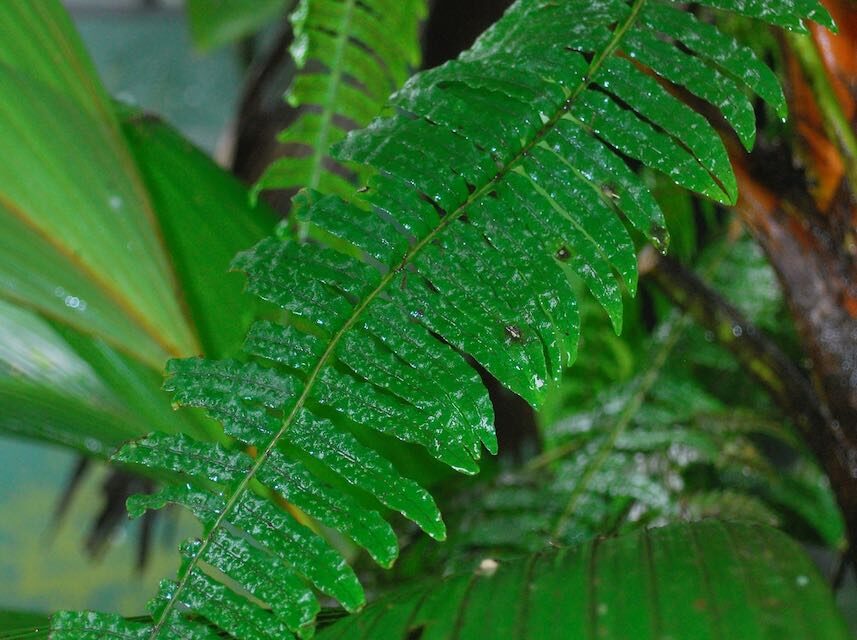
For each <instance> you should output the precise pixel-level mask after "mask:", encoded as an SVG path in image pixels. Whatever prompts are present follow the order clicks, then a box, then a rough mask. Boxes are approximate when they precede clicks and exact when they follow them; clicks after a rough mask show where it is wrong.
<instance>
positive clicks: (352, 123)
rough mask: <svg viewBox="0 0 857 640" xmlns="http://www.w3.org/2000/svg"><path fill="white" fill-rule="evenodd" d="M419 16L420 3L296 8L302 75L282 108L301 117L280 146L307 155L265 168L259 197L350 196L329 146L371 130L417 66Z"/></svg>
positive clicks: (384, 0) (353, 0)
mask: <svg viewBox="0 0 857 640" xmlns="http://www.w3.org/2000/svg"><path fill="white" fill-rule="evenodd" d="M424 15H425V1H424V0H397V1H396V2H390V1H389V0H369V1H364V2H358V0H346V1H345V2H338V1H336V0H302V1H301V3H300V5H299V6H298V8H297V9H296V10H295V11H294V12H293V14H292V18H291V19H292V25H293V28H294V33H295V38H294V41H293V43H292V46H291V53H292V57H293V58H294V61H295V64H296V66H297V67H298V69H299V72H298V74H297V75H296V77H295V80H294V82H293V84H292V86H291V87H290V89H289V91H288V92H287V93H286V100H287V101H288V103H289V104H290V105H291V106H293V107H301V108H302V113H301V114H300V115H299V116H298V119H297V120H296V121H295V122H294V123H293V124H292V125H291V126H290V127H289V128H288V129H286V130H285V131H283V132H282V134H281V135H280V136H279V140H280V142H283V143H288V144H296V145H298V146H299V147H304V152H302V154H290V155H289V156H286V157H283V158H280V159H279V160H277V161H275V162H274V163H273V164H272V165H271V166H270V167H268V170H267V171H266V172H265V174H264V175H263V176H262V177H261V178H260V179H259V181H258V183H257V184H256V192H257V193H258V192H259V191H262V190H264V189H295V188H300V187H308V188H310V189H321V190H322V191H324V192H326V193H335V194H337V195H340V196H342V197H348V196H349V195H350V194H351V193H352V192H353V190H354V188H353V186H352V184H351V182H350V181H349V180H347V179H346V178H345V177H343V176H344V175H346V169H345V168H344V167H343V166H341V165H337V164H336V163H335V162H333V161H332V160H331V159H330V157H329V151H330V146H331V145H332V144H334V143H336V142H339V141H340V140H342V139H343V138H344V137H345V134H346V133H347V131H348V130H349V129H353V128H355V127H363V126H366V125H367V124H369V122H370V121H371V120H372V118H374V117H375V116H377V115H378V112H379V111H380V110H381V107H382V106H383V104H384V102H385V100H386V99H387V96H389V95H390V93H392V92H393V91H395V90H396V89H397V88H399V87H400V86H401V85H402V83H403V82H404V81H405V79H406V78H407V76H408V74H409V73H410V71H411V70H413V69H414V68H416V66H417V65H418V64H419V59H420V51H419V46H418V45H419V39H418V37H417V31H418V27H419V23H420V20H421V19H422V18H423V17H424ZM319 67H321V68H319Z"/></svg>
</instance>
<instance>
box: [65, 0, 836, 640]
mask: <svg viewBox="0 0 857 640" xmlns="http://www.w3.org/2000/svg"><path fill="white" fill-rule="evenodd" d="M707 4H711V5H713V6H716V7H718V8H723V9H732V10H735V11H738V12H740V13H745V14H748V15H755V16H756V17H758V18H761V19H764V20H767V21H769V22H772V23H776V24H781V25H783V26H786V27H790V28H795V29H801V28H803V27H802V24H801V18H802V17H810V18H813V19H815V20H818V21H820V22H821V23H823V24H826V25H828V26H832V25H831V22H830V19H829V17H828V16H827V14H826V13H825V11H824V10H823V8H822V7H821V6H820V5H819V4H818V3H817V2H815V1H814V0H782V1H781V2H778V3H776V4H774V5H772V3H769V2H761V1H760V0H709V2H708V3H707ZM644 67H648V69H651V70H652V71H654V73H655V74H656V75H658V76H661V77H662V78H664V79H666V80H669V81H672V82H675V83H679V84H683V85H684V86H685V87H686V88H687V89H688V90H689V91H690V92H691V93H694V94H697V95H698V96H699V97H701V98H703V99H705V100H710V101H711V102H713V103H714V104H715V105H717V106H718V107H720V108H721V111H722V112H723V114H724V116H725V117H726V119H727V120H728V121H729V122H731V123H732V124H733V126H734V127H735V129H736V130H737V132H738V133H739V135H740V136H741V138H742V139H743V140H744V141H745V143H747V144H749V143H750V142H751V141H752V139H753V122H752V117H751V116H752V110H751V105H750V102H749V101H748V100H745V99H743V98H742V97H741V96H742V95H743V91H744V89H745V88H749V89H751V90H753V91H755V92H756V93H757V94H758V95H760V96H761V97H762V98H764V99H765V100H767V101H768V102H769V103H770V104H771V105H772V106H773V107H774V108H775V109H776V110H777V111H779V112H782V110H783V108H784V107H783V99H782V95H781V93H780V90H779V88H778V85H777V82H776V79H775V77H774V75H773V74H772V72H770V71H769V70H768V69H767V68H766V67H765V66H764V65H762V64H761V63H760V62H758V61H757V60H756V59H755V58H754V57H753V56H752V54H751V53H749V52H748V50H746V49H744V48H742V47H740V46H739V45H737V44H736V43H734V42H732V41H731V40H730V39H728V38H727V37H726V36H724V35H722V34H721V33H720V32H718V31H717V30H716V29H714V28H713V27H710V26H706V25H704V24H701V23H700V22H699V21H698V20H697V19H696V18H695V17H694V16H693V15H692V14H691V13H687V12H686V11H685V10H684V9H681V8H679V6H678V4H677V3H671V2H656V1H654V0H649V1H646V0H633V1H632V2H627V1H625V0H598V1H595V2H593V1H591V0H585V1H584V0H564V1H563V2H555V1H552V0H551V1H548V0H519V1H518V2H517V3H515V4H514V5H513V6H512V8H511V9H509V11H508V12H507V13H506V14H505V16H504V17H503V18H502V19H501V20H499V21H498V22H497V23H496V24H495V25H494V26H493V27H492V28H490V29H489V30H488V31H487V32H486V33H485V34H484V35H483V36H482V37H481V38H479V40H478V41H477V42H476V43H475V44H474V46H473V47H472V48H471V49H470V50H469V51H467V52H466V53H464V54H463V55H462V56H461V57H460V58H459V59H458V60H455V61H452V62H450V63H448V64H445V65H444V66H442V67H440V68H437V69H433V70H431V71H427V72H425V73H421V74H418V75H417V76H415V77H414V78H412V79H411V80H410V81H409V82H408V83H407V84H406V85H405V87H404V88H403V89H402V90H401V91H399V92H398V93H397V94H395V95H394V96H393V97H392V98H391V101H390V105H391V111H390V115H388V116H386V117H383V118H381V119H378V120H376V121H374V122H373V124H372V125H371V126H370V127H369V128H367V129H365V130H362V131H359V132H356V133H352V134H350V135H349V136H348V137H347V138H346V139H345V140H344V141H343V142H342V143H341V144H339V146H338V147H337V148H336V149H335V152H334V154H335V157H336V158H337V159H338V160H339V161H341V162H349V163H354V165H356V166H364V167H366V170H367V171H371V172H372V177H371V178H370V179H369V181H368V184H367V185H366V187H365V188H363V189H361V190H360V192H358V193H357V194H356V195H355V196H354V199H353V200H352V202H350V203H346V202H345V201H343V200H341V199H340V198H338V197H336V196H332V195H322V194H320V193H317V192H315V191H306V192H304V193H302V194H301V195H300V196H299V197H298V198H297V200H296V203H295V207H294V215H296V216H298V218H299V219H302V220H304V221H306V222H307V223H308V224H309V225H310V237H312V238H314V239H315V241H314V242H313V243H306V244H302V243H298V242H295V241H293V240H289V239H285V240H282V239H278V238H269V239H267V240H264V241H262V242H261V243H259V244H258V245H257V246H256V247H254V248H253V249H251V250H249V251H247V252H245V253H243V254H241V255H239V256H238V258H237V259H236V261H235V267H236V268H238V269H241V270H243V271H245V272H246V274H247V278H248V282H249V289H250V290H251V291H252V292H253V293H255V294H256V295H258V296H260V297H262V298H264V299H266V300H269V301H271V302H273V303H275V304H277V305H279V306H280V307H282V309H283V310H284V313H283V322H281V323H270V322H262V323H259V324H257V325H256V326H255V327H253V329H252V330H251V332H250V335H249V337H248V339H247V342H246V345H245V349H246V351H247V352H248V354H250V355H251V356H253V357H254V358H256V359H253V360H251V361H248V362H234V361H230V362H223V361H220V362H212V361H206V360H199V359H193V360H184V361H175V362H172V363H171V364H170V366H169V371H170V378H169V381H168V383H167V384H168V388H169V389H171V390H173V391H174V392H175V400H176V402H178V403H180V404H184V405H190V406H196V407H202V408H204V409H205V410H206V411H208V412H209V413H210V414H211V415H212V416H214V417H215V418H217V419H218V420H220V421H221V422H222V423H223V425H224V428H225V431H226V433H227V434H228V435H229V436H231V437H232V438H234V439H235V442H236V443H235V444H234V445H231V446H225V445H220V444H210V443H200V442H196V441H194V440H191V439H189V438H185V437H178V436H166V435H161V434H152V435H150V436H148V437H147V438H145V439H143V440H141V441H137V442H132V443H130V444H128V445H126V446H125V447H124V448H123V449H122V450H121V451H120V452H119V453H118V454H117V456H116V459H117V460H118V461H120V462H124V463H129V464H138V465H144V466H146V467H150V468H153V469H159V470H164V471H167V472H171V473H176V474H179V475H180V476H182V477H183V478H184V479H185V480H186V482H187V484H175V485H173V486H169V487H167V488H166V489H164V490H163V491H162V492H161V493H159V494H157V495H155V496H153V497H139V498H137V499H135V500H133V501H132V503H131V505H130V507H131V510H132V511H134V512H137V513H139V512H141V511H142V510H144V509H146V508H154V507H160V506H162V505H163V504H165V503H168V502H173V503H179V504H182V505H184V506H186V507H187V508H189V509H190V510H191V511H193V512H194V513H195V514H196V515H197V517H198V518H199V519H200V521H201V522H202V523H203V525H204V533H203V535H202V536H201V538H199V539H196V540H190V541H188V542H186V543H185V544H184V545H183V546H182V554H183V558H184V562H183V564H182V566H181V568H180V570H179V575H178V578H177V580H176V581H166V582H164V583H163V585H162V588H161V591H160V593H159V594H158V596H157V597H156V598H155V599H154V600H153V601H152V603H151V605H150V607H151V613H152V622H150V623H143V622H129V621H125V620H123V619H120V618H118V617H112V616H104V615H100V614H94V613H82V614H81V613H62V614H58V615H57V616H55V618H54V621H53V625H54V630H53V637H54V638H59V639H66V638H68V639H70V638H74V639H75V640H80V639H81V638H103V637H106V636H109V637H113V638H150V639H155V638H162V639H165V638H194V639H195V638H214V637H218V633H224V632H225V633H226V634H228V635H230V636H232V637H234V638H240V639H242V640H248V639H256V638H286V637H290V635H291V634H292V633H294V634H298V635H301V636H309V635H312V633H313V620H314V617H315V615H316V613H317V612H318V610H319V604H318V602H317V599H316V596H315V595H314V591H313V588H316V589H318V590H319V591H320V592H322V593H324V594H327V595H329V596H332V597H334V598H335V599H337V600H338V601H339V602H341V603H342V604H343V605H344V606H345V608H346V609H348V610H355V609H358V608H359V607H361V606H362V605H363V603H364V595H363V592H362V590H361V587H360V584H359V583H358V580H357V578H356V576H355V574H354V572H353V571H352V569H351V568H350V567H349V566H348V564H347V563H346V562H345V560H344V559H343V558H342V557H341V556H340V555H339V553H338V552H337V551H335V550H334V549H333V548H332V547H331V546H329V545H328V543H327V542H326V541H325V540H324V539H323V538H322V537H320V535H318V532H317V529H318V527H317V526H316V525H315V522H318V523H321V524H322V525H324V526H326V527H329V528H332V529H335V530H338V531H340V532H341V533H342V534H344V535H345V536H347V537H348V538H350V539H351V540H353V541H354V542H356V543H357V544H359V545H361V546H363V547H364V548H365V549H366V550H367V551H368V552H369V554H370V555H371V556H372V557H373V558H374V559H375V560H376V561H377V562H379V563H380V564H382V565H385V566H386V565H389V564H391V563H392V562H393V561H394V560H395V558H396V554H397V541H396V536H395V535H394V533H393V531H392V529H391V528H390V526H389V525H388V524H387V523H386V521H385V520H384V519H383V518H382V516H381V514H380V510H381V509H382V508H383V507H387V508H390V509H394V510H397V511H400V512H401V513H403V514H404V515H405V516H407V517H408V518H410V519H412V520H413V521H414V522H416V523H417V524H418V525H420V526H421V527H422V528H423V529H424V530H425V531H426V532H427V533H429V534H430V535H432V536H434V537H435V538H438V539H441V538H443V537H444V533H445V532H444V525H443V523H442V521H441V519H440V515H439V513H438V511H437V509H436V507H435V505H434V502H433V501H432V499H431V498H430V497H429V495H428V494H427V493H426V492H425V491H424V490H422V489H421V488H420V487H419V486H418V485H417V484H416V483H414V482H412V481H410V480H408V479H407V478H406V477H405V476H403V475H402V474H400V472H399V471H397V470H396V468H394V466H393V465H392V464H391V463H389V462H388V461H386V460H385V458H384V457H383V456H382V455H381V454H380V453H378V452H377V450H376V449H375V448H373V446H372V442H373V439H372V438H371V437H370V436H369V435H368V433H369V430H374V431H376V432H380V433H382V434H385V435H388V436H392V437H394V438H397V439H399V440H402V441H405V442H409V443H415V444H418V445H422V446H423V447H425V448H426V449H427V450H428V451H429V452H430V453H431V454H432V455H433V456H434V457H435V458H437V459H438V460H441V461H443V462H445V463H446V464H448V465H450V466H451V467H453V468H455V469H457V470H459V471H462V472H465V473H475V472H476V471H477V464H476V463H477V461H478V459H479V457H480V451H481V448H482V447H483V446H484V447H485V448H487V449H488V450H489V451H490V452H492V453H494V452H496V449H497V442H496V439H495V436H494V432H493V429H492V411H491V404H490V402H489V400H488V396H487V393H486V390H485V388H484V387H483V386H482V384H481V383H480V380H479V377H478V375H477V373H476V371H475V370H474V369H473V368H472V367H471V366H470V364H468V361H467V360H466V359H465V356H470V357H471V358H473V359H474V360H475V361H476V362H478V363H479V364H481V365H482V366H483V367H484V368H485V369H487V370H488V371H489V372H490V373H491V374H492V375H493V376H495V377H496V378H497V379H499V380H500V381H501V382H502V383H503V384H505V385H506V386H507V387H508V388H510V389H511V390H513V391H514V392H516V393H517V394H519V395H520V396H522V397H523V398H525V399H526V400H527V401H529V402H530V403H532V404H533V405H538V404H539V402H540V401H541V400H542V399H543V397H544V395H545V391H546V388H547V385H548V381H550V380H555V379H557V378H558V376H559V375H560V372H561V370H562V369H563V367H564V366H566V365H568V364H570V363H571V362H572V360H573V359H574V356H575V350H576V345H577V339H578V333H579V321H578V310H577V307H576V302H575V299H574V296H573V294H572V289H571V287H570V286H569V280H568V278H570V277H580V278H582V279H583V281H585V283H586V284H587V286H588V288H589V290H590V291H591V292H592V293H593V295H594V296H595V297H596V298H597V299H598V300H599V301H600V303H601V304H602V306H603V307H604V308H605V309H606V311H607V313H608V314H609V316H610V318H611V319H612V321H613V324H614V326H615V328H616V329H617V330H618V329H619V328H620V327H621V321H622V320H621V313H622V299H621V295H622V290H623V288H624V289H626V290H627V291H628V292H630V293H631V294H633V293H634V292H635V290H636V285H637V264H636V255H635V250H634V242H633V241H632V238H631V234H630V232H629V230H628V228H626V226H625V224H624V222H625V221H627V222H628V223H630V226H631V227H633V228H634V229H636V230H637V231H638V232H639V233H640V234H642V235H643V236H645V237H646V238H649V239H650V240H652V241H653V242H654V243H655V244H657V245H659V246H661V247H663V246H664V245H665V242H666V234H665V231H664V224H663V217H662V214H661V212H660V211H659V209H658V207H657V205H656V204H655V202H654V200H653V198H652V196H651V195H650V193H649V192H648V191H647V189H646V188H645V186H644V185H643V183H642V182H641V180H640V179H639V178H638V177H637V175H636V174H635V173H634V171H633V170H632V169H631V168H630V167H631V166H633V165H636V164H638V163H641V164H643V165H645V166H648V167H650V168H652V169H655V170H659V171H661V172H663V173H665V174H667V175H668V176H669V177H671V178H672V179H673V180H674V181H675V182H677V183H678V184H680V185H683V186H685V187H687V188H689V189H692V190H695V191H697V192H699V193H702V194H705V195H707V196H710V197H711V198H714V199H715V200H718V201H720V202H724V203H731V202H734V200H735V198H736V184H735V179H734V176H733V174H732V172H731V168H730V165H729V161H728V158H727V155H726V151H725V149H724V146H723V144H722V142H721V140H720V138H719V136H718V135H717V133H715V131H714V130H713V128H712V127H711V126H710V125H709V124H708V122H707V121H706V120H705V119H704V118H703V117H702V116H701V115H699V114H698V113H696V112H694V111H693V110H692V109H690V108H689V107H687V106H685V104H684V103H682V102H681V101H679V100H678V99H677V98H675V97H674V96H673V94H672V93H670V91H668V90H667V89H666V88H665V86H664V84H663V83H662V82H659V80H658V79H657V78H656V77H654V76H653V75H652V74H651V73H650V72H649V71H648V70H646V69H644ZM272 494H274V495H276V496H279V497H282V498H283V499H285V500H286V501H287V502H288V505H289V506H288V508H287V509H284V508H282V507H281V506H280V505H279V504H278V502H277V500H272V499H271V496H272ZM307 516H308V517H307ZM307 523H308V524H307ZM224 575H225V576H228V578H229V579H228V580H224V578H223V576H224Z"/></svg>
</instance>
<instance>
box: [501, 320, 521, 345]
mask: <svg viewBox="0 0 857 640" xmlns="http://www.w3.org/2000/svg"><path fill="white" fill-rule="evenodd" d="M505 329H506V335H507V336H508V337H509V340H511V341H512V342H521V341H522V340H523V339H524V334H523V333H522V332H521V329H520V327H518V326H517V325H514V324H507V325H506V327H505Z"/></svg>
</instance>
